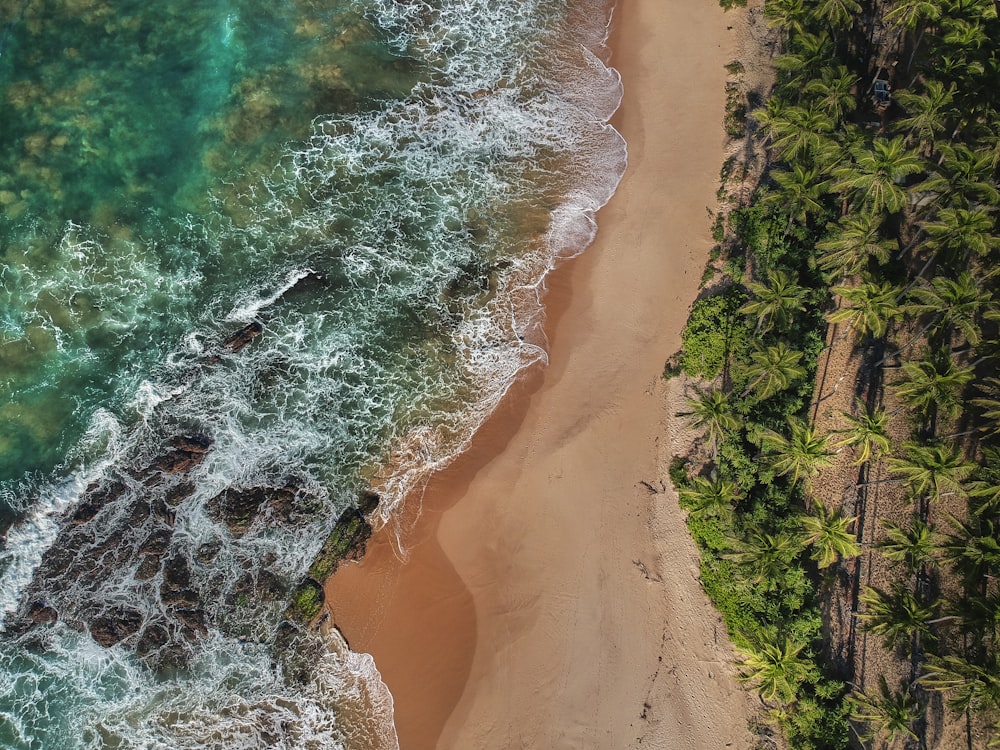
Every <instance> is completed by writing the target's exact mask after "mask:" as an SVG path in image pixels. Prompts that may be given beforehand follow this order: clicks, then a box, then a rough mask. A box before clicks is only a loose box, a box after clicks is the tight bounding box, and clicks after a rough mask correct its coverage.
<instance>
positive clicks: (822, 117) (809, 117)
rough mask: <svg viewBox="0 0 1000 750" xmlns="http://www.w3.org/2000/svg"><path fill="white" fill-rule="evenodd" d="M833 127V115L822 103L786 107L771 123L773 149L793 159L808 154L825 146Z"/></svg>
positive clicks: (787, 159)
mask: <svg viewBox="0 0 1000 750" xmlns="http://www.w3.org/2000/svg"><path fill="white" fill-rule="evenodd" d="M833 128H834V121H833V119H832V118H831V117H830V116H829V115H827V114H826V113H825V112H823V111H822V110H821V109H820V108H819V107H816V106H810V107H798V106H795V107H786V108H785V109H784V110H782V113H781V116H780V117H776V116H772V117H771V118H770V121H769V123H768V129H769V132H770V136H771V149H772V150H773V151H774V153H775V155H776V156H777V158H779V159H782V160H785V161H789V162H791V161H795V160H797V159H800V158H802V157H807V156H809V155H810V154H812V153H815V152H817V151H820V150H821V149H822V148H823V145H824V144H825V143H826V142H827V141H828V140H829V135H830V133H832V132H833Z"/></svg>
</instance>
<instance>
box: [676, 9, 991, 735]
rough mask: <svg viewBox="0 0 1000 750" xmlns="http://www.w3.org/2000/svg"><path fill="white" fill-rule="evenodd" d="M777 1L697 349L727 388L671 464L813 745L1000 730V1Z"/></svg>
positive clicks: (687, 353)
mask: <svg viewBox="0 0 1000 750" xmlns="http://www.w3.org/2000/svg"><path fill="white" fill-rule="evenodd" d="M730 5H731V4H730ZM723 7H729V6H727V4H726V3H723ZM764 14H765V16H766V18H767V19H768V22H769V24H770V25H771V26H772V27H774V28H776V29H777V30H778V31H779V32H780V35H781V40H780V49H779V51H780V52H781V54H779V55H778V56H777V57H776V58H775V60H774V66H775V69H776V73H777V81H776V84H775V86H774V88H773V90H772V92H771V93H770V96H769V97H768V98H767V99H766V100H765V101H763V102H762V103H761V105H760V107H758V108H755V109H754V108H752V107H751V109H752V111H750V112H749V113H748V115H747V124H748V131H749V132H748V134H747V137H748V138H757V139H759V140H761V142H762V143H763V144H765V145H766V148H767V152H768V155H769V163H768V166H767V168H766V170H765V172H764V174H763V176H762V177H761V179H760V182H759V184H758V185H757V188H756V192H755V194H754V196H753V199H752V200H751V201H750V202H749V204H748V205H739V206H736V207H733V208H732V209H731V210H730V211H729V213H728V215H727V216H725V217H724V219H723V220H722V222H721V223H720V222H719V221H718V220H717V222H716V226H715V230H714V233H713V234H714V236H715V238H716V241H717V242H719V243H720V245H721V247H722V255H721V258H720V259H719V260H718V261H716V259H715V258H713V263H714V265H715V268H716V271H717V273H715V274H711V275H710V274H706V278H708V279H711V280H712V287H711V288H710V289H706V291H705V292H704V293H703V295H702V297H701V298H700V299H699V300H698V301H697V302H696V303H695V304H694V306H693V307H692V310H691V315H690V319H689V321H688V324H687V327H686V328H685V331H684V335H683V341H684V343H683V350H682V351H681V352H680V354H679V355H678V356H677V358H676V365H677V369H679V370H680V371H682V372H683V373H684V374H685V375H687V376H688V377H689V378H692V379H694V380H695V381H700V383H701V386H700V392H699V393H698V394H697V395H696V396H695V397H693V398H692V399H691V400H690V402H689V409H688V410H687V411H685V412H682V415H683V416H684V417H686V418H687V419H688V420H689V423H690V424H691V427H692V429H694V430H696V431H698V432H699V433H700V434H702V435H703V440H702V442H701V444H700V446H701V447H700V449H699V447H698V446H696V449H695V451H694V452H693V453H692V455H691V456H689V457H686V458H678V459H677V460H675V462H674V464H673V465H672V467H671V479H672V481H673V482H674V484H675V486H676V487H677V488H678V490H679V494H680V499H681V504H682V506H683V507H684V508H686V509H687V510H688V511H689V516H688V525H689V528H690V530H691V533H692V536H693V537H694V539H695V540H696V541H697V543H698V544H699V546H700V548H701V550H702V560H701V568H702V570H701V575H702V583H703V585H704V587H705V590H706V592H707V593H708V594H709V596H710V597H711V598H712V599H713V601H714V602H715V604H716V606H717V607H718V609H719V610H720V612H721V613H722V615H723V617H724V619H725V621H726V624H727V626H728V628H729V633H730V636H731V638H732V640H733V642H734V643H735V644H736V646H737V648H738V649H739V651H740V652H741V654H742V655H743V659H742V663H741V674H742V675H743V677H744V679H745V680H746V682H747V683H748V684H750V685H752V686H754V687H755V688H756V689H757V691H758V692H759V693H760V696H761V698H762V700H763V701H764V703H765V704H766V706H767V707H768V710H769V717H770V718H771V720H773V722H774V723H775V724H776V725H777V726H778V727H780V729H781V731H782V733H783V735H784V737H785V739H786V740H787V742H788V745H789V746H790V747H792V748H817V749H818V748H845V747H847V746H848V744H849V743H854V744H855V745H856V746H857V744H858V743H861V744H862V745H863V746H865V747H870V746H871V747H874V745H870V744H869V743H870V742H872V741H874V740H875V738H878V739H879V741H884V742H886V743H893V742H896V743H898V744H897V745H895V746H899V744H901V743H903V742H908V741H912V742H914V743H917V744H915V745H914V746H921V747H925V746H927V743H928V742H929V739H928V737H929V734H928V732H929V729H928V728H929V726H931V725H932V724H934V722H937V724H936V725H935V727H934V731H935V732H937V733H938V734H940V731H941V728H942V726H943V725H944V724H947V725H949V726H950V727H951V728H952V729H951V734H952V736H955V737H961V738H962V739H963V740H964V741H965V742H966V744H967V746H968V747H969V748H970V749H971V748H973V747H983V748H985V747H988V746H994V745H1000V643H998V638H1000V468H998V466H1000V441H998V436H1000V427H998V424H1000V422H998V415H1000V398H998V396H1000V380H998V379H997V378H996V377H995V376H994V373H995V371H996V367H997V359H998V357H1000V326H998V324H1000V304H998V301H997V291H998V290H997V286H998V283H1000V282H998V278H1000V277H998V274H996V272H995V269H996V268H997V267H998V265H997V264H998V261H1000V232H998V230H997V216H998V211H997V209H1000V55H998V54H997V52H996V47H995V45H994V44H992V43H991V41H990V40H995V39H998V38H1000V18H998V6H997V5H996V4H995V3H993V2H991V1H988V0H921V1H920V2H910V1H909V0H889V1H888V2H884V3H864V4H862V3H858V2H855V0H823V1H822V2H813V3H803V2H800V1H799V0H766V4H765V8H764ZM739 71H740V69H739V68H737V67H735V66H733V67H732V70H731V71H730V72H731V74H736V73H738V72H739ZM727 101H728V104H727V115H726V128H727V130H728V131H730V132H731V134H732V132H733V131H735V130H736V128H737V126H738V124H739V123H740V121H741V117H742V112H741V111H740V108H739V105H740V104H741V102H740V101H739V98H738V97H737V96H736V95H735V89H734V87H732V86H730V87H729V88H728V89H727ZM748 101H749V99H748ZM737 115H739V117H738V116H737ZM740 172H741V170H740V169H739V168H738V167H736V166H734V165H733V164H731V163H727V165H726V166H725V168H724V170H723V175H724V179H725V178H726V177H728V176H730V175H736V174H738V173H740ZM833 349H836V350H837V351H838V352H840V353H842V355H843V356H840V357H838V358H834V357H833V356H832V355H831V354H830V352H831V351H832V350H833ZM821 365H822V366H821ZM831 368H839V369H836V370H831ZM817 383H819V387H820V388H822V390H823V392H822V393H814V388H815V387H816V384H817ZM828 399H830V401H828ZM830 404H833V405H832V406H830ZM821 405H823V406H822V408H821ZM839 452H843V453H844V456H843V457H841V458H838V457H837V455H836V454H837V453H839ZM841 488H843V491H841ZM872 497H876V501H875V502H874V503H872V504H869V499H870V498H872ZM890 509H891V510H892V512H893V513H894V515H893V517H892V519H891V520H890V519H889V518H887V517H885V516H884V514H885V513H887V512H889V511H890ZM906 514H910V518H909V519H907V520H906V521H905V522H901V519H902V518H904V517H905V516H906ZM872 566H874V569H875V570H876V577H875V578H874V579H873V578H872V577H871V576H872V574H871V572H870V571H871V570H872V569H873V567H872ZM862 569H865V570H866V571H869V572H868V574H867V575H868V577H867V578H865V579H864V581H863V580H862V578H861V571H862ZM863 584H864V585H863ZM869 584H870V585H869ZM838 597H839V598H838ZM837 602H839V604H840V605H841V606H845V607H847V608H848V609H849V613H848V615H849V616H848V617H847V620H849V624H847V625H844V624H842V623H841V624H840V625H838V624H837V623H836V622H833V621H832V620H830V619H828V620H827V621H825V622H824V619H823V618H824V616H827V617H829V615H828V614H824V613H829V612H832V611H833V610H834V609H835V606H834V604H835V603H837ZM855 625H856V627H855ZM838 628H839V630H838ZM865 634H867V635H868V636H870V637H869V638H867V640H866V641H865V643H866V644H867V645H866V646H865V648H866V649H867V650H868V651H869V652H870V651H872V650H878V649H881V648H884V649H886V652H885V654H884V657H883V658H880V659H879V660H877V662H876V664H877V666H874V667H873V666H872V662H868V672H867V676H866V672H865V668H864V666H863V662H862V661H860V660H862V659H864V658H865V657H864V656H862V655H859V650H858V648H857V642H858V640H859V639H860V638H862V637H863V636H864V635H865ZM837 639H839V641H837V642H838V644H839V647H840V650H839V651H837V652H836V653H834V652H833V650H832V649H831V643H832V642H833V641H834V640H837ZM939 694H940V695H941V696H943V698H944V704H945V706H947V707H948V712H946V714H945V716H944V717H943V718H942V717H941V716H940V713H939V712H937V713H935V712H929V711H928V709H929V707H931V705H932V704H933V703H935V701H936V700H937V696H938V695H939ZM938 704H940V701H938ZM879 746H881V745H879Z"/></svg>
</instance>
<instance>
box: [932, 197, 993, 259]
mask: <svg viewBox="0 0 1000 750" xmlns="http://www.w3.org/2000/svg"><path fill="white" fill-rule="evenodd" d="M921 228H922V229H923V230H924V232H926V233H927V237H928V238H927V240H925V241H924V243H923V244H922V245H921V247H922V248H926V249H928V250H930V251H931V253H932V254H933V255H934V256H943V257H944V258H945V259H946V260H948V261H951V262H955V261H958V260H962V259H963V258H966V257H967V256H968V254H969V253H970V252H972V253H975V254H976V255H978V256H979V257H981V258H983V257H986V256H987V255H989V253H990V252H991V251H993V250H996V249H998V248H1000V238H998V237H996V236H995V235H994V233H993V217H992V216H990V214H989V213H988V212H987V211H986V210H985V209H980V208H971V209H966V208H958V207H952V208H943V209H941V210H940V211H938V213H937V216H936V217H935V219H934V220H933V221H928V222H925V223H923V224H921Z"/></svg>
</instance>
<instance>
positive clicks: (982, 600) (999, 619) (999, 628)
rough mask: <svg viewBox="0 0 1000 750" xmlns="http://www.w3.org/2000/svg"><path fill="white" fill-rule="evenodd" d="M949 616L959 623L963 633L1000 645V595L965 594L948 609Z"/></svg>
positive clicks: (994, 645)
mask: <svg viewBox="0 0 1000 750" xmlns="http://www.w3.org/2000/svg"><path fill="white" fill-rule="evenodd" d="M948 614H949V616H951V617H953V618H954V619H956V620H957V621H958V625H959V628H961V630H962V632H963V633H966V634H968V635H971V636H973V637H974V638H979V639H983V640H987V641H989V642H990V643H992V645H993V647H994V648H995V647H996V646H998V645H1000V593H987V594H985V595H981V594H977V593H975V592H969V591H967V592H965V595H964V596H962V598H961V599H959V600H958V601H957V602H955V603H954V604H952V605H951V606H949V607H948Z"/></svg>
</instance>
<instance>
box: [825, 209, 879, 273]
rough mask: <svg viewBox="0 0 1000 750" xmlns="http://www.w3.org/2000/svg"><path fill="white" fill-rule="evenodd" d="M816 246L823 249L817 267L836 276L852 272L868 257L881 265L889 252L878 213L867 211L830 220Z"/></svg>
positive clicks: (866, 263) (861, 266) (861, 265)
mask: <svg viewBox="0 0 1000 750" xmlns="http://www.w3.org/2000/svg"><path fill="white" fill-rule="evenodd" d="M816 249H817V250H819V251H820V252H821V253H823V254H822V256H820V258H819V267H820V268H822V269H823V270H825V271H831V272H832V273H833V274H834V276H835V277H836V278H842V277H844V276H855V275H857V274H858V273H860V272H861V271H863V270H864V269H865V268H867V267H868V265H869V262H870V261H872V260H874V261H875V262H876V263H878V264H879V265H883V264H885V263H888V262H889V258H890V257H891V256H892V242H891V241H889V240H886V239H885V238H883V237H882V219H881V217H878V216H873V215H868V214H856V213H850V214H847V215H846V216H845V217H844V218H842V219H841V220H840V222H839V223H837V224H831V225H830V234H829V235H828V236H827V238H826V239H825V240H821V241H820V242H817V243H816Z"/></svg>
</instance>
